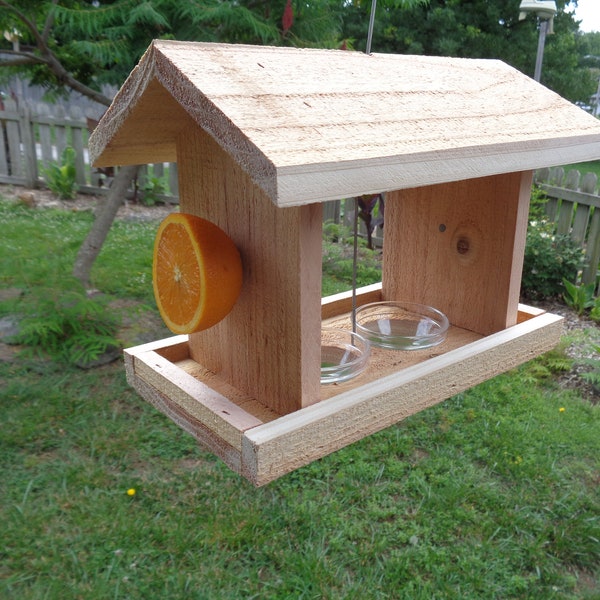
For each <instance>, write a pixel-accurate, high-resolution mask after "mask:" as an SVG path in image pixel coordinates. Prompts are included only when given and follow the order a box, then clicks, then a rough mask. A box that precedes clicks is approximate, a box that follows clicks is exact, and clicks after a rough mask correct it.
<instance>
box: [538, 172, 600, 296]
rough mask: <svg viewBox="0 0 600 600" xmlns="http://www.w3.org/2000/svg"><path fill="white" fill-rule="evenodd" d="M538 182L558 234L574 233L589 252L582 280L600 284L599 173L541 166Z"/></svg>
mask: <svg viewBox="0 0 600 600" xmlns="http://www.w3.org/2000/svg"><path fill="white" fill-rule="evenodd" d="M535 181H536V183H537V184H538V185H539V187H540V188H541V190H542V191H543V192H544V193H545V194H546V196H547V197H548V200H547V202H546V213H547V215H548V218H549V219H550V220H551V221H553V222H554V223H555V224H556V233H557V234H560V235H570V236H571V238H572V239H573V240H574V241H575V242H577V243H578V244H580V245H581V247H582V248H583V249H584V251H585V264H586V266H585V268H584V269H583V273H582V277H581V282H582V283H586V284H589V283H592V282H594V283H596V291H597V293H598V286H599V284H600V282H599V278H598V275H599V273H598V270H599V269H600V196H599V195H598V177H597V176H596V174H595V173H586V174H585V175H583V176H582V175H581V174H580V173H579V171H575V170H572V171H569V172H568V173H566V174H565V171H564V169H562V168H561V167H556V168H553V169H540V170H539V171H537V172H536V174H535Z"/></svg>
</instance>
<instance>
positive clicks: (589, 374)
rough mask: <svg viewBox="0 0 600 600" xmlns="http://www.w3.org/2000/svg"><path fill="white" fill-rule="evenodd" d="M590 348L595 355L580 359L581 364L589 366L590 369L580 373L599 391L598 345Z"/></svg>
mask: <svg viewBox="0 0 600 600" xmlns="http://www.w3.org/2000/svg"><path fill="white" fill-rule="evenodd" d="M592 348H593V350H594V352H596V357H595V358H590V359H586V360H584V361H582V363H581V364H583V365H585V366H587V367H590V370H589V371H586V372H585V373H582V374H581V377H582V379H584V380H585V381H587V382H588V383H590V384H591V385H592V386H594V387H595V388H596V389H597V390H598V391H600V346H597V345H594V346H592Z"/></svg>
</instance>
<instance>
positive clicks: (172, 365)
mask: <svg viewBox="0 0 600 600" xmlns="http://www.w3.org/2000/svg"><path fill="white" fill-rule="evenodd" d="M378 290H379V288H378V286H369V287H367V288H362V290H360V303H361V304H364V303H365V302H370V301H374V300H377V299H378V298H379V292H378ZM350 302H351V300H350V297H349V295H348V294H341V295H338V296H332V297H330V298H326V299H324V300H323V320H324V323H328V324H329V323H332V324H338V325H342V326H347V324H348V323H349V322H350V321H349V319H350V315H349V312H348V311H349V310H350V307H351V305H350V304H349V303H350ZM561 333H562V317H559V316H557V315H553V314H550V313H544V312H543V311H540V310H538V309H534V308H531V307H528V306H524V305H520V306H519V315H518V323H517V325H515V326H513V327H509V328H507V329H505V330H504V331H500V332H498V333H494V334H492V335H489V336H486V337H482V336H480V335H478V334H474V333H473V332H470V331H466V330H464V329H459V328H456V327H451V328H450V330H449V332H448V336H447V339H446V341H445V342H444V343H443V344H440V345H439V346H436V347H434V348H429V349H427V350H424V351H410V352H400V351H389V350H380V349H377V348H373V349H372V355H371V357H370V362H369V366H368V368H367V369H366V371H365V372H364V373H363V374H361V375H360V376H358V377H356V378H354V379H352V380H350V381H347V382H344V383H342V384H328V385H322V386H321V393H322V395H321V402H319V403H317V404H314V405H312V406H309V407H306V408H303V409H301V410H298V411H296V412H294V413H291V414H288V415H284V416H280V415H278V414H277V413H275V412H273V411H272V410H270V409H268V408H266V407H265V406H263V405H262V404H261V403H260V402H259V401H258V400H256V399H254V398H249V397H247V396H245V395H244V394H243V393H241V392H240V391H239V390H237V389H235V388H233V387H232V386H230V385H228V384H227V383H225V382H224V381H222V380H220V379H219V377H218V376H216V375H215V374H214V373H211V372H209V371H208V370H206V369H204V368H203V367H202V365H200V364H198V363H197V362H196V361H194V360H193V359H191V358H190V355H189V348H188V338H187V336H175V337H171V338H168V339H164V340H159V341H156V342H151V343H149V344H144V345H142V346H136V347H134V348H129V349H126V350H125V367H126V372H127V379H128V381H129V383H130V385H132V387H133V388H134V389H135V390H136V391H137V392H138V393H139V394H140V395H141V396H142V398H144V399H145V400H146V401H148V402H150V403H151V404H152V405H153V406H155V407H156V408H157V409H158V410H160V411H161V412H163V413H164V414H165V415H166V416H167V417H169V418H170V419H171V420H173V421H174V422H175V423H177V424H178V425H179V426H180V427H182V428H183V429H184V430H185V431H187V432H188V433H190V434H191V435H193V436H194V437H195V438H196V439H197V440H198V441H199V442H200V443H201V444H202V445H204V446H205V447H207V448H208V449H209V450H210V451H212V452H214V453H215V454H216V455H217V456H219V457H220V458H221V459H222V460H223V461H224V462H225V463H226V464H227V465H228V466H229V467H230V468H231V469H233V470H234V471H236V472H237V473H240V474H241V475H242V476H243V477H245V478H246V479H248V481H250V482H251V483H253V484H254V485H256V486H261V485H264V484H266V483H269V482H270V481H273V480H275V479H277V478H279V477H281V476H282V475H285V474H286V473H289V472H290V471H293V470H294V469H297V468H299V467H301V466H303V465H306V464H308V463H310V462H312V461H314V460H317V459H319V458H321V457H323V456H326V455H327V454H330V453H331V452H334V451H336V450H339V449H340V448H343V447H344V446H347V445H348V444H351V443H352V442H355V441H357V440H359V439H362V438H363V437H365V436H367V435H370V434H372V433H375V432H376V431H380V430H382V429H385V428H386V427H389V426H390V425H392V424H394V423H397V422H399V421H401V420H403V419H405V418H406V417H408V416H410V415H412V414H414V413H417V412H419V411H421V410H424V409H426V408H428V407H430V406H433V405H435V404H438V403H439V402H441V401H443V400H445V399H446V398H449V397H451V396H453V395H455V394H457V393H459V392H461V391H463V390H465V389H468V388H470V387H473V386H474V385H477V384H478V383H481V382H482V381H485V380H487V379H490V378H492V377H494V376H495V375H498V374H499V373H502V372H504V371H507V370H509V369H512V368H514V367H516V366H518V365H519V364H521V363H524V362H526V361H528V360H531V359H532V358H534V357H535V356H538V355H540V354H542V353H544V352H547V351H548V350H550V349H552V348H553V347H554V346H555V345H556V344H557V343H558V341H559V339H560V336H561Z"/></svg>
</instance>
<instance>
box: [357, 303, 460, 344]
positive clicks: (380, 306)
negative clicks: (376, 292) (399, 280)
mask: <svg viewBox="0 0 600 600" xmlns="http://www.w3.org/2000/svg"><path fill="white" fill-rule="evenodd" d="M449 325H450V324H449V323H448V319H447V317H446V315H444V313H442V312H440V311H439V310H437V309H436V308H432V307H431V306H424V305H422V304H415V303H412V302H373V303H371V304H365V305H364V306H361V307H359V308H357V309H356V331H357V333H359V334H360V335H362V336H363V337H365V338H366V339H367V340H369V341H370V342H371V344H373V346H378V347H380V348H388V349H390V350H423V349H424V348H430V347H431V346H436V345H437V344H440V343H442V342H443V341H444V340H445V339H446V333H447V332H448V327H449Z"/></svg>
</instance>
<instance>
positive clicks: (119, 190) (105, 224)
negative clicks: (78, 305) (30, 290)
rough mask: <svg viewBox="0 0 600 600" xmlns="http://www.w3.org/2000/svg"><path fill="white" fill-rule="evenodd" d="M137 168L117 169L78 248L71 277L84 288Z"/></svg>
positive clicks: (88, 284)
mask: <svg viewBox="0 0 600 600" xmlns="http://www.w3.org/2000/svg"><path fill="white" fill-rule="evenodd" d="M138 168H139V167H138V165H131V166H127V167H122V168H121V169H119V171H118V172H117V174H116V175H115V178H114V179H113V182H112V185H111V186H110V190H109V192H108V196H107V197H106V200H104V202H103V205H102V207H101V208H99V209H98V211H97V213H96V218H95V219H94V224H93V225H92V228H91V229H90V232H89V233H88V235H87V237H86V238H85V240H84V242H83V244H81V247H80V248H79V252H78V253H77V258H76V259H75V265H74V267H73V275H74V276H75V277H76V278H77V279H79V281H81V283H82V284H83V285H84V286H85V287H86V288H89V287H90V279H91V271H92V265H93V264H94V261H95V260H96V258H97V256H98V254H100V250H101V249H102V244H104V240H106V236H107V235H108V232H109V230H110V227H111V225H112V223H113V221H114V220H115V216H116V214H117V211H118V210H119V207H120V206H121V203H122V202H123V199H124V198H125V194H126V193H127V189H128V188H129V184H130V183H131V182H132V181H133V179H134V178H135V176H136V175H137V171H138Z"/></svg>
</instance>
